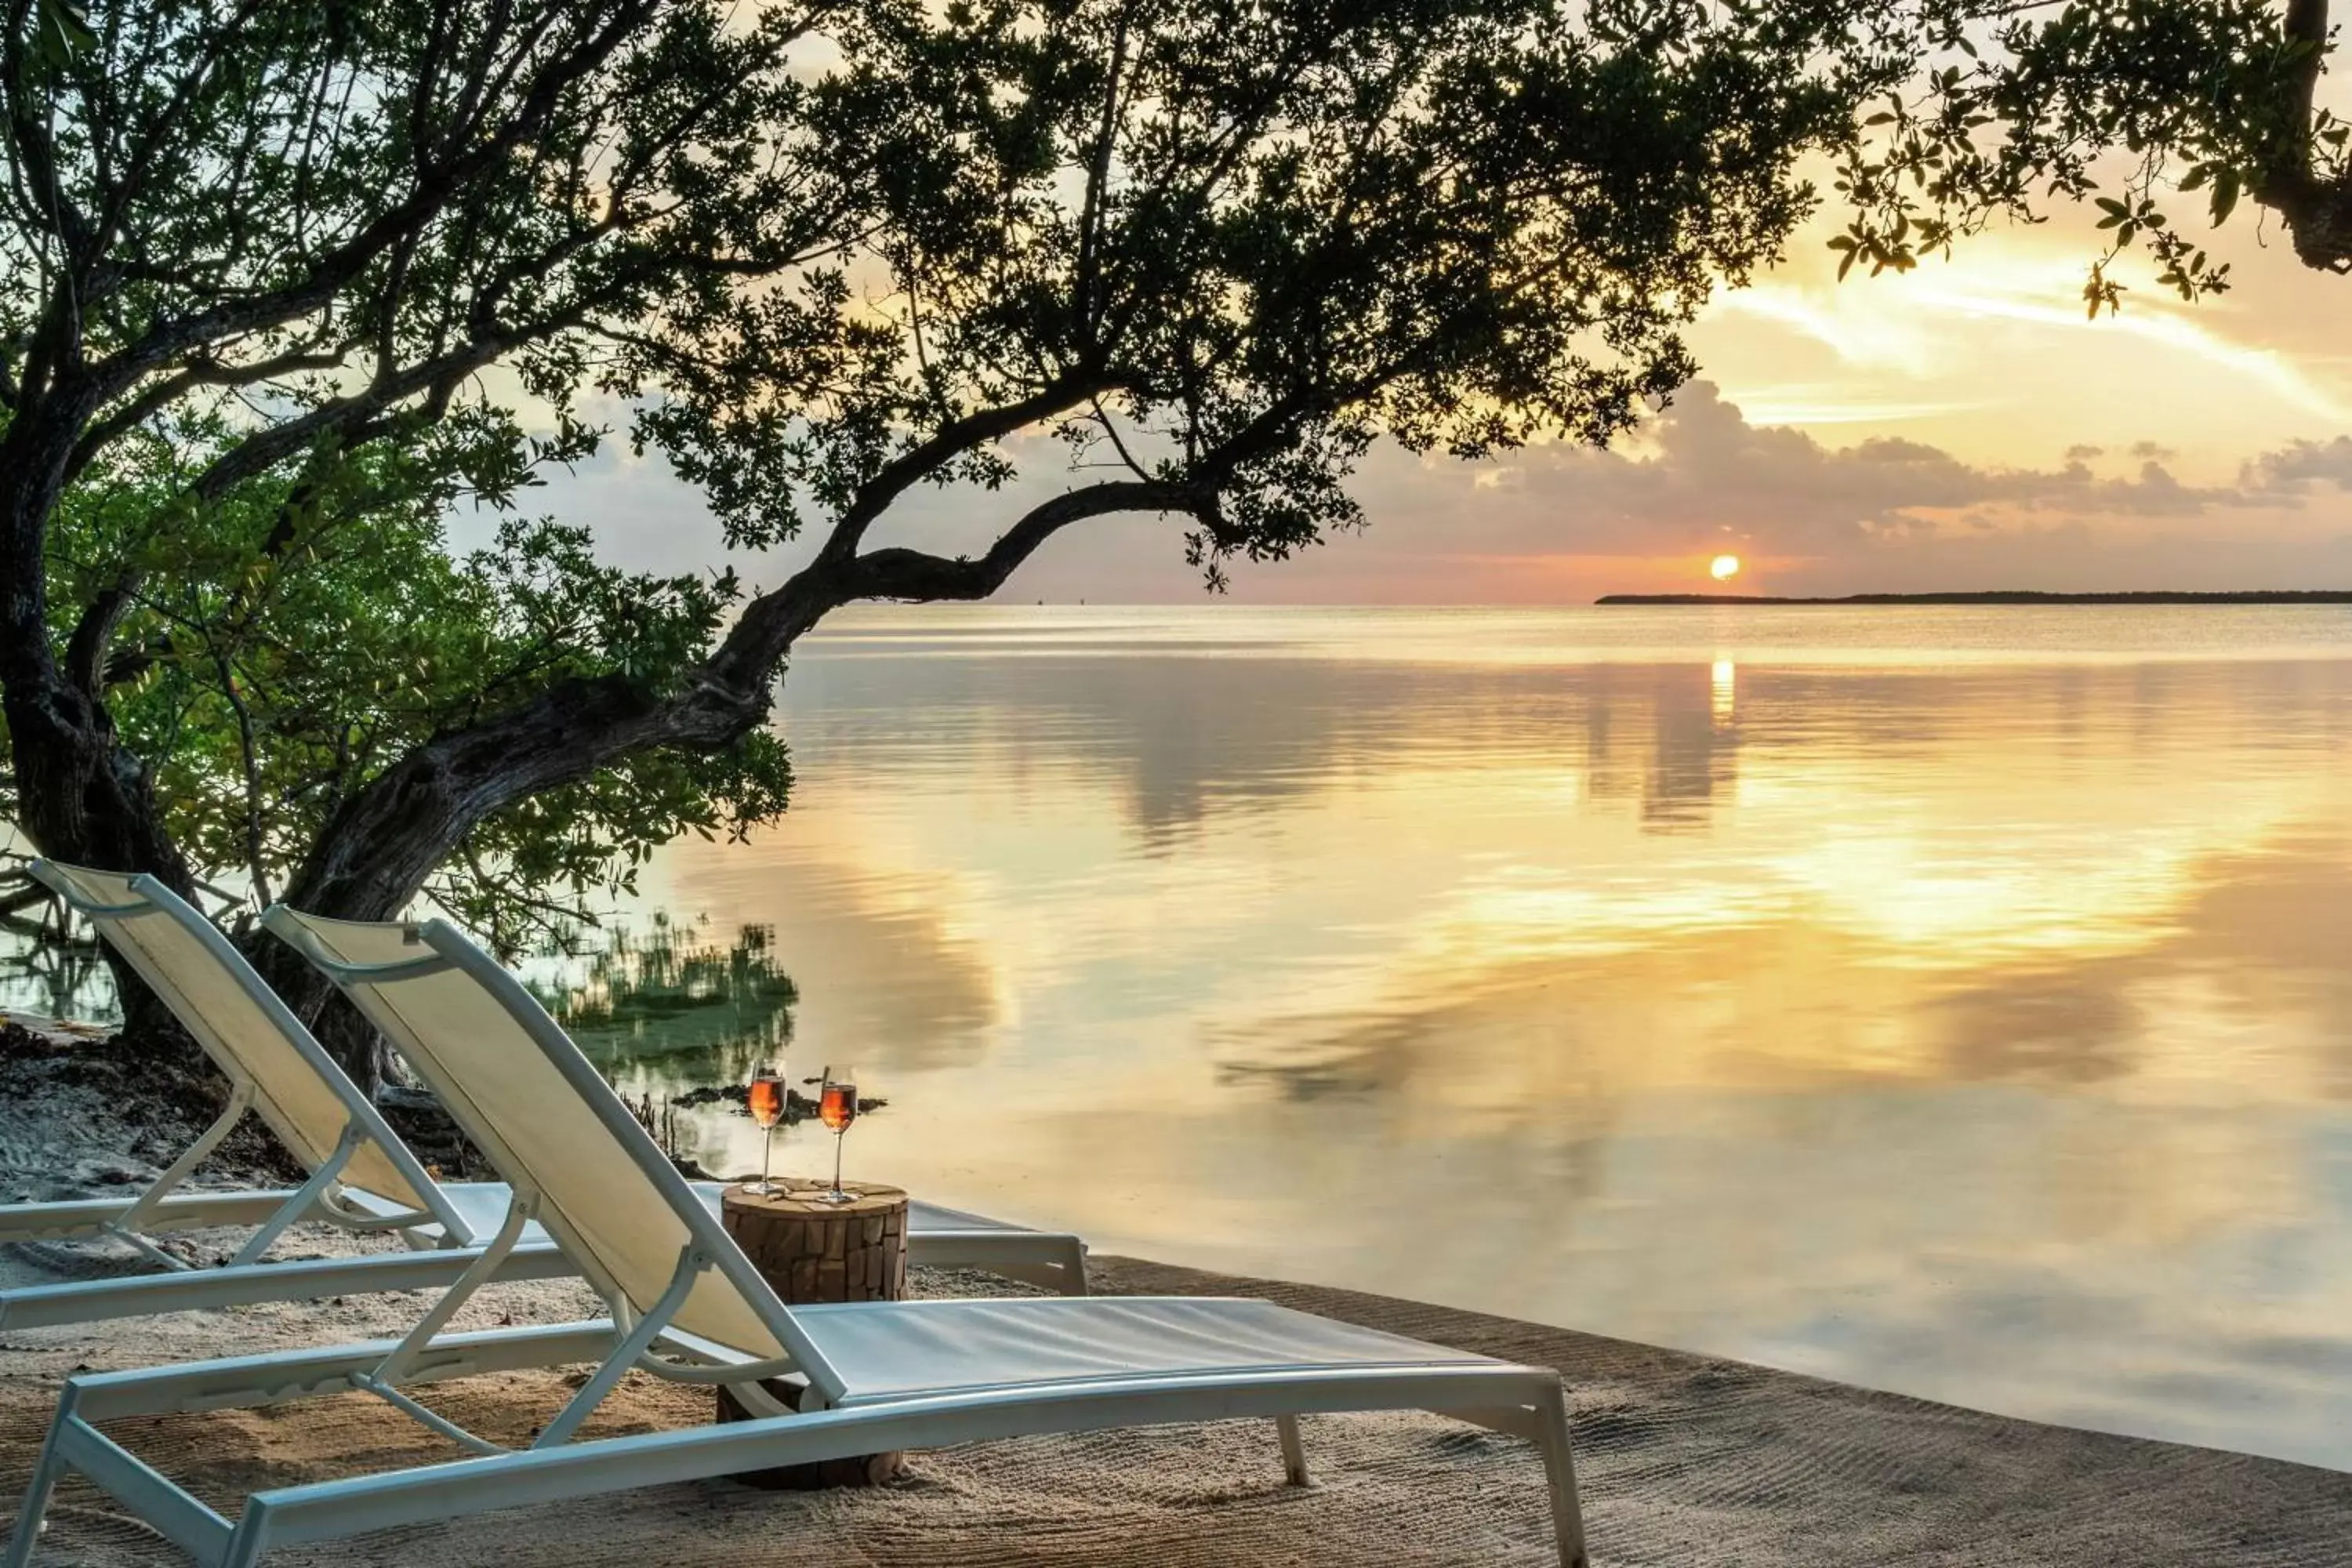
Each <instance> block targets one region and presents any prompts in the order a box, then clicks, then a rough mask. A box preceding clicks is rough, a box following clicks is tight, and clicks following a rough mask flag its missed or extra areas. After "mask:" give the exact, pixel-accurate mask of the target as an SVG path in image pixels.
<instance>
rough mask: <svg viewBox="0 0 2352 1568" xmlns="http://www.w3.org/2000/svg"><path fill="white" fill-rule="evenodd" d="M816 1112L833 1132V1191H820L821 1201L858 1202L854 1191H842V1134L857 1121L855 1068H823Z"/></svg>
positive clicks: (818, 1196) (817, 1199) (817, 1197)
mask: <svg viewBox="0 0 2352 1568" xmlns="http://www.w3.org/2000/svg"><path fill="white" fill-rule="evenodd" d="M817 1115H818V1116H819V1117H821V1118H822V1119H823V1120H824V1124H825V1126H826V1128H827V1129H829V1130H830V1131H832V1133H833V1190H832V1191H831V1192H825V1193H819V1194H816V1201H817V1202H818V1203H821V1204H850V1203H856V1201H857V1194H855V1193H845V1192H843V1191H842V1190H841V1135H842V1134H843V1133H845V1132H846V1131H849V1124H850V1123H851V1122H853V1121H856V1120H857V1069H856V1068H852V1067H839V1068H835V1067H828V1068H825V1069H824V1089H823V1091H822V1092H821V1093H820V1095H819V1097H818V1100H817Z"/></svg>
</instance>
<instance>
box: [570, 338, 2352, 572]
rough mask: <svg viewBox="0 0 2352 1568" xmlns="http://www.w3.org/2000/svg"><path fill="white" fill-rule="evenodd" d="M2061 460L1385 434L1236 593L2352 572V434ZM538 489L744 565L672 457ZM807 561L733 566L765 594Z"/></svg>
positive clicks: (606, 461) (955, 517)
mask: <svg viewBox="0 0 2352 1568" xmlns="http://www.w3.org/2000/svg"><path fill="white" fill-rule="evenodd" d="M2056 446H2057V443H2056V442H2054V441H2053V447H2056ZM2061 450H2063V457H2062V458H2060V459H2059V460H2058V461H2057V462H2056V463H2055V464H2054V465H2053V466H2048V467H2034V466H2030V465H2028V466H2002V465H1997V464H1984V463H1976V462H1970V461H1968V460H1966V459H1964V458H1960V457H1958V456H1957V455H1955V454H1954V453H1952V452H1950V451H1948V450H1947V449H1946V448H1944V447H1939V446H1936V445H1932V444H1929V443H1927V442H1923V441H1917V440H1912V439H1907V438H1904V437H1887V436H1880V437H1872V438H1869V439H1865V440H1862V441H1857V442H1852V443H1847V444H1842V445H1841V444H1832V443H1831V442H1827V441H1824V440H1822V438H1820V437H1817V436H1815V435H1813V434H1811V433H1808V432H1806V431H1802V430H1798V429H1793V428H1789V427H1786V426H1775V425H1770V424H1767V423H1762V422H1759V421H1756V420H1752V419H1750V418H1749V417H1748V416H1747V414H1746V413H1744V412H1743V410H1742V409H1741V407H1740V406H1739V405H1737V404H1735V403H1733V402H1732V401H1730V400H1729V399H1727V397H1726V396H1725V395H1723V393H1722V392H1721V390H1720V389H1719V388H1718V387H1717V386H1716V385H1715V384H1713V383H1711V382H1705V381H1701V382H1695V383H1693V384H1691V385H1689V386H1688V387H1685V389H1684V390H1683V392H1682V393H1681V395H1679V396H1678V397H1677V398H1676V399H1675V402H1674V403H1673V404H1672V405H1669V406H1668V407H1667V408H1666V409H1665V410H1664V412H1662V413H1661V414H1659V415H1658V416H1656V417H1655V418H1654V419H1653V420H1652V421H1651V422H1650V424H1649V425H1648V426H1647V427H1646V428H1645V429H1644V430H1643V432H1642V433H1641V434H1640V436H1639V437H1638V438H1637V439H1636V440H1634V441H1633V442H1632V443H1630V444H1629V445H1628V446H1626V447H1624V448H1622V449H1619V450H1611V451H1595V450H1592V449H1591V448H1589V447H1575V446H1569V445H1563V444H1556V443H1555V444H1546V445H1541V446H1537V447H1528V448H1525V449H1522V450H1520V451H1517V452H1512V453H1508V454H1506V455H1504V456H1503V457H1501V458H1497V459H1496V460H1494V461H1491V462H1486V463H1476V464H1465V463H1460V462H1455V461H1453V460H1451V459H1448V458H1442V457H1432V458H1418V457H1415V456H1413V455H1412V454H1411V453H1407V452H1404V451H1402V450H1399V449H1397V448H1395V447H1377V448H1375V449H1374V451H1373V452H1372V453H1371V454H1370V456H1369V457H1368V458H1367V459H1366V462H1365V465H1364V468H1363V471H1362V472H1361V473H1360V474H1359V475H1358V476H1357V478H1356V479H1355V481H1354V483H1353V485H1352V489H1353V490H1354V492H1355V494H1356V495H1357V496H1358V497H1359V498H1360V500H1361V501H1362V502H1363V505H1364V508H1365V511H1366V514H1367V518H1368V521H1369V527H1368V528H1367V529H1366V530H1365V531H1364V532H1363V533H1362V534H1361V535H1341V536H1339V537H1335V538H1334V539H1332V540H1330V541H1329V542H1328V547H1327V548H1321V549H1316V550H1310V551H1308V552H1305V553H1304V554H1303V555H1302V557H1301V558H1300V559H1298V560H1296V561H1292V562H1287V563H1277V564H1271V565H1265V566H1249V567H1245V568H1244V569H1242V570H1241V571H1239V572H1238V573H1237V574H1236V582H1235V596H1236V597H1237V598H1240V599H1244V600H1255V601H1260V602H1274V603H1279V602H1284V601H1290V600H1297V601H1304V602H1333V601H1338V602H1349V603H1529V602H1561V601H1574V600H1579V599H1583V598H1588V597H1590V596H1591V595H1593V594H1595V593H1601V592H1608V591H1612V590H1618V589H1622V590H1625V591H1655V590H1660V589H1668V588H1695V587H1706V586H1709V585H1711V584H1707V583H1706V582H1705V581H1704V580H1703V578H1702V577H1701V576H1700V573H1701V571H1702V569H1703V563H1704V562H1705V560H1706V557H1707V556H1708V555H1711V554H1713V553H1714V552H1717V551H1721V550H1729V551H1732V552H1736V553H1738V554H1740V555H1741V556H1743V557H1745V558H1746V559H1747V560H1748V563H1749V566H1750V571H1749V572H1748V574H1745V575H1744V576H1743V577H1742V579H1741V582H1742V584H1743V585H1748V586H1751V587H1753V589H1754V590H1755V591H1757V592H1759V593H1845V592H1862V591H1870V590H1880V589H1884V590H1889V591H1896V590H1916V589H1936V588H1967V587H2048V588H2135V587H2188V588H2231V587H2274V586H2280V585H2298V584H2302V585H2309V584H2324V583H2330V582H2337V581H2343V582H2352V506H2347V504H2346V502H2345V500H2344V498H2345V496H2346V494H2347V492H2352V437H2336V438H2335V439H2332V440H2327V441H2299V442H2295V443H2293V444H2290V445H2286V446H2283V447H2276V448H2274V449H2273V450H2270V451H2266V452H2263V453H2261V454H2259V455H2257V456H2254V457H2252V458H2247V459H2245V460H2243V461H2242V462H2240V463H2238V464H2236V465H2234V473H2233V474H2232V477H2231V478H2230V479H2225V480H2221V481H2219V482H2212V483H2196V482H2191V481H2189V480H2188V479H2182V478H2181V477H2180V476H2179V474H2177V473H2175V472H2174V471H2173V469H2172V468H2169V467H2168V461H2169V455H2168V453H2166V452H2165V451H2164V449H2163V448H2161V447H2155V446H2151V445H2149V444H2147V443H2137V444H2134V443H2122V444H2119V445H2118V446H2117V447H2112V448H2100V447H2093V446H2088V445H2080V444H2078V445H2074V446H2070V447H2063V448H2061ZM1058 452H1059V449H1058V448H1057V447H1053V446H1052V445H1051V444H1049V443H1044V442H1039V443H1032V444H1028V445H1027V447H1026V449H1025V450H1024V451H1023V453H1022V457H1023V458H1024V468H1023V472H1022V474H1021V476H1020V478H1019V479H1016V480H1015V481H1013V483H1012V484H1011V485H1009V486H1007V487H1006V488H1005V489H1003V490H1002V491H999V492H997V493H994V494H988V493H983V492H981V491H978V490H975V489H969V488H964V487H959V488H954V489H946V490H936V491H934V490H925V491H922V492H921V493H920V494H919V496H917V497H915V498H912V500H911V504H909V505H908V506H906V507H903V508H901V509H899V511H898V514H896V515H894V517H893V518H892V519H891V520H889V521H888V522H887V525H886V528H885V529H884V530H883V531H882V532H881V533H880V534H877V539H876V542H877V544H878V543H886V542H887V543H904V544H910V545H915V546H918V547H920V548H923V549H928V550H934V551H942V552H948V553H950V554H954V553H969V552H973V551H976V550H978V549H981V548H984V547H985V545H986V543H987V541H988V540H989V539H990V538H991V537H992V536H993V535H994V534H995V533H996V532H997V531H1000V530H1001V529H1002V528H1003V526H1004V525H1005V524H1006V523H1007V522H1008V521H1011V519H1013V517H1015V516H1018V515H1019V514H1020V512H1021V511H1023V510H1025V509H1026V508H1028V507H1029V506H1032V505H1034V504H1035V503H1036V502H1037V501H1039V500H1044V499H1045V498H1046V497H1048V496H1050V495H1052V494H1054V493H1055V492H1056V491H1059V490H1061V489H1066V488H1067V486H1069V485H1070V484H1072V483H1074V482H1076V479H1074V477H1073V476H1070V475H1068V474H1066V473H1065V472H1063V471H1062V469H1061V468H1060V466H1059V463H1058V461H1057V460H1056V458H1057V457H1058ZM2221 471H2222V472H2224V473H2230V472H2231V469H2230V468H2223V469H2221ZM541 499H542V500H543V501H544V503H545V504H547V505H548V506H549V508H550V510H554V511H557V512H559V513H561V514H563V515H567V516H570V517H572V518H574V519H575V520H577V521H583V522H588V523H591V524H592V525H593V527H594V528H595V530H596V533H597V537H598V540H599V543H600V547H601V548H602V549H603V551H604V553H605V555H606V557H607V558H608V559H611V560H614V561H615V562H616V563H622V564H626V565H629V566H633V567H638V568H643V569H654V570H664V571H682V570H698V569H703V568H708V567H712V566H716V565H718V564H719V563H722V562H723V561H724V560H725V559H726V552H724V551H723V550H722V549H721V548H720V547H719V540H718V530H717V528H716V527H715V525H713V524H712V523H711V522H710V521H709V515H708V512H707V511H706V510H705V509H704V508H703V507H702V505H701V502H700V498H699V496H698V495H697V494H696V493H695V492H694V491H693V490H692V489H690V488H688V487H686V486H684V485H682V484H681V483H680V482H679V481H678V480H677V479H676V478H675V477H674V476H672V475H670V474H669V473H668V472H667V470H666V468H663V467H662V466H661V465H660V464H659V463H658V462H655V461H645V462H634V461H623V460H620V459H619V458H613V457H610V456H607V457H605V458H600V459H598V460H597V461H596V462H595V463H593V464H592V465H590V466H589V468H588V469H587V470H584V471H583V473H582V474H581V475H580V476H578V478H577V479H567V480H562V481H559V482H558V483H556V484H554V485H551V487H550V488H549V489H548V490H547V491H544V492H541ZM1183 532H1184V525H1183V524H1182V523H1181V521H1176V520H1168V519H1155V518H1149V517H1135V518H1117V519H1104V520H1101V521H1097V522H1093V523H1088V524H1086V525H1084V526H1082V527H1080V528H1076V529H1073V530H1071V531H1068V532H1067V533H1066V534H1065V535H1063V536H1062V537H1060V538H1058V539H1056V540H1055V542H1053V543H1052V544H1050V545H1049V546H1048V547H1047V548H1046V550H1045V552H1042V553H1041V555H1040V556H1039V557H1038V559H1037V560H1035V561H1034V562H1032V563H1030V564H1029V565H1028V566H1027V567H1025V568H1024V570H1023V572H1022V573H1021V574H1019V575H1018V576H1016V577H1015V578H1014V579H1013V583H1012V584H1010V585H1009V586H1008V587H1007V588H1006V590H1005V592H1004V594H1003V597H1004V598H1005V599H1007V600H1008V601H1012V602H1016V603H1018V602H1025V601H1028V600H1032V599H1046V600H1050V601H1053V602H1056V603H1064V602H1068V601H1070V600H1074V599H1078V598H1089V599H1092V600H1094V601H1095V602H1097V603H1117V602H1121V601H1127V602H1144V601H1162V602H1165V601H1177V602H1182V601H1187V600H1197V599H1198V597H1199V596H1200V594H1201V584H1200V579H1199V576H1198V574H1196V573H1195V572H1194V571H1192V569H1191V568H1189V567H1187V566H1186V565H1185V564H1184V563H1183V559H1182V552H1183V545H1182V536H1183ZM805 549H806V544H805V542H803V544H802V545H799V546H795V547H793V548H792V549H789V550H787V551H785V552H781V553H779V554H777V555H773V556H770V557H767V558H764V559H757V558H755V559H751V560H746V561H740V563H739V564H740V565H741V567H742V569H743V570H744V572H745V574H746V575H747V576H748V577H749V578H751V580H752V581H754V582H761V583H767V584H772V583H774V582H776V581H778V580H779V579H780V578H781V577H782V575H783V574H784V572H785V571H787V570H789V569H790V567H791V566H792V565H793V564H794V563H796V561H797V559H798V558H799V557H800V556H801V555H802V554H803V553H804V552H805Z"/></svg>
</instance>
